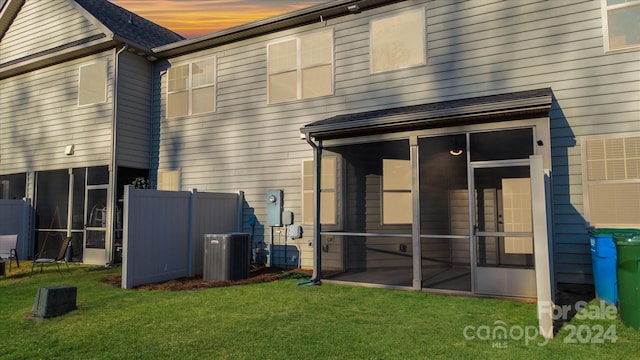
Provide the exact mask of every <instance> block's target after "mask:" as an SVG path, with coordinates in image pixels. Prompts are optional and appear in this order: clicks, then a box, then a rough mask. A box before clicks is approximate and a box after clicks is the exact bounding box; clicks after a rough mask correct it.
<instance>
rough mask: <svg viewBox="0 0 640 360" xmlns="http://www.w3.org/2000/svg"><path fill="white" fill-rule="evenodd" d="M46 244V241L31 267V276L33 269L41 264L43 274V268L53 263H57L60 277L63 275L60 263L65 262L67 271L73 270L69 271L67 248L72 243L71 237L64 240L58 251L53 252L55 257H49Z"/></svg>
mask: <svg viewBox="0 0 640 360" xmlns="http://www.w3.org/2000/svg"><path fill="white" fill-rule="evenodd" d="M46 242H47V241H46V240H45V243H44V244H42V248H41V249H40V252H39V253H38V255H37V256H36V258H35V259H34V260H33V265H31V275H33V269H34V268H35V266H36V264H40V272H42V266H43V265H44V264H51V263H55V264H56V265H57V266H58V272H59V273H60V275H62V271H61V270H60V261H64V264H65V265H66V266H67V271H68V272H70V271H71V270H69V264H68V263H67V247H69V243H70V242H71V236H67V237H65V238H64V239H62V241H61V242H60V244H59V245H60V247H59V248H57V249H55V250H56V251H55V252H53V254H54V256H53V257H52V256H48V254H47V246H46ZM31 275H30V276H31Z"/></svg>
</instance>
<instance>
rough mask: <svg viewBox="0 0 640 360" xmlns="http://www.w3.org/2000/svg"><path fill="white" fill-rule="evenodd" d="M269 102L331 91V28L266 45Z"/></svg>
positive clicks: (314, 95)
mask: <svg viewBox="0 0 640 360" xmlns="http://www.w3.org/2000/svg"><path fill="white" fill-rule="evenodd" d="M267 58H268V66H267V67H268V72H269V74H268V85H267V87H268V99H269V103H270V104H274V103H280V102H285V101H291V100H298V99H309V98H314V97H319V96H326V95H331V94H333V30H323V31H319V32H314V33H312V34H309V35H305V36H301V37H298V38H293V39H288V40H284V41H279V42H276V43H273V44H269V45H267Z"/></svg>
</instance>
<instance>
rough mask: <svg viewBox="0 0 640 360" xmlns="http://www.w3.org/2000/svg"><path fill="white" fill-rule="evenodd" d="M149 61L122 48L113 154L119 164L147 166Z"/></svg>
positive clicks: (149, 137)
mask: <svg viewBox="0 0 640 360" xmlns="http://www.w3.org/2000/svg"><path fill="white" fill-rule="evenodd" d="M151 69H152V64H151V63H150V62H148V61H147V60H146V59H144V58H143V57H140V56H138V55H135V54H132V53H130V52H128V51H125V52H124V53H122V54H121V55H120V63H119V65H118V80H117V86H118V89H117V94H118V95H117V96H118V100H117V102H118V105H117V108H118V112H117V114H116V121H117V129H116V131H117V134H118V138H117V139H116V147H117V150H116V157H117V160H116V161H117V164H118V165H119V166H126V167H133V168H138V169H148V168H149V147H150V141H151V119H150V118H151V115H150V114H151V77H152V73H151Z"/></svg>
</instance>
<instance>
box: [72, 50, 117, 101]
mask: <svg viewBox="0 0 640 360" xmlns="http://www.w3.org/2000/svg"><path fill="white" fill-rule="evenodd" d="M96 64H103V65H104V99H103V100H101V101H97V102H92V103H87V104H80V91H81V89H80V81H81V76H82V68H85V67H87V66H92V65H96ZM77 89H78V102H77V105H78V107H86V106H93V105H96V104H105V103H106V102H107V98H108V97H109V94H108V93H107V92H108V89H109V73H108V69H107V60H99V61H94V62H91V63H86V64H82V65H80V66H79V67H78V87H77Z"/></svg>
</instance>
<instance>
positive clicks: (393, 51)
mask: <svg viewBox="0 0 640 360" xmlns="http://www.w3.org/2000/svg"><path fill="white" fill-rule="evenodd" d="M425 32H426V26H425V10H424V8H419V9H413V10H409V11H404V12H401V13H397V14H395V15H392V16H386V17H382V18H378V19H373V20H371V23H370V28H369V34H370V36H371V39H370V42H371V44H370V50H371V55H370V62H371V72H372V73H376V72H381V71H388V70H395V69H401V68H407V67H411V66H417V65H424V64H426V61H427V60H426V54H427V49H426V47H427V42H426V34H425Z"/></svg>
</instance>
